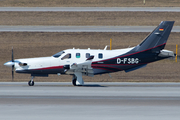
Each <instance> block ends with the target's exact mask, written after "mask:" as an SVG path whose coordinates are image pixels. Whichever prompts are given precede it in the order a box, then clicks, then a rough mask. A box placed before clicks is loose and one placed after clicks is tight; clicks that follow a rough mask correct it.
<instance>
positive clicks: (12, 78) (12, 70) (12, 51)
mask: <svg viewBox="0 0 180 120" xmlns="http://www.w3.org/2000/svg"><path fill="white" fill-rule="evenodd" d="M11 58H12V60H11V61H12V62H14V53H13V47H12V56H11ZM13 80H14V65H12V81H13Z"/></svg>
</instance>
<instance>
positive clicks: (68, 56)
mask: <svg viewBox="0 0 180 120" xmlns="http://www.w3.org/2000/svg"><path fill="white" fill-rule="evenodd" d="M70 58H71V54H70V53H68V54H66V55H65V56H64V57H62V58H61V60H64V59H70Z"/></svg>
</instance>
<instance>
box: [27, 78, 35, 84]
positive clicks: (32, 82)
mask: <svg viewBox="0 0 180 120" xmlns="http://www.w3.org/2000/svg"><path fill="white" fill-rule="evenodd" d="M33 78H34V77H33V76H32V78H31V80H30V81H29V82H28V85H29V86H34V81H33Z"/></svg>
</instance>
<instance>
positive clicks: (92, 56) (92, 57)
mask: <svg viewBox="0 0 180 120" xmlns="http://www.w3.org/2000/svg"><path fill="white" fill-rule="evenodd" d="M92 59H94V55H91V56H90V57H89V58H87V59H86V61H88V60H92Z"/></svg>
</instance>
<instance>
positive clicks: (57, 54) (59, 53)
mask: <svg viewBox="0 0 180 120" xmlns="http://www.w3.org/2000/svg"><path fill="white" fill-rule="evenodd" d="M63 53H65V52H64V51H61V52H58V53H56V54H54V55H53V57H55V58H58V57H60V56H61V55H62V54H63Z"/></svg>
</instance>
